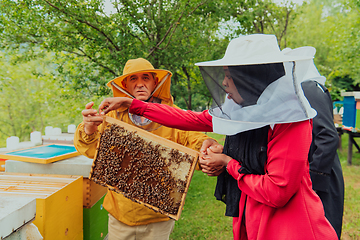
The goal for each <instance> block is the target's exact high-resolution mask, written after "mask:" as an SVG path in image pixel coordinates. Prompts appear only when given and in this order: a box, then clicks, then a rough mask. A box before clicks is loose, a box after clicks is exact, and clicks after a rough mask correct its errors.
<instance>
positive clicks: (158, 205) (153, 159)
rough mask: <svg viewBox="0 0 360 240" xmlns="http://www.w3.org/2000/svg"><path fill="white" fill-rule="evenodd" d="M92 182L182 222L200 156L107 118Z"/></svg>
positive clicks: (136, 128)
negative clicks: (181, 216)
mask: <svg viewBox="0 0 360 240" xmlns="http://www.w3.org/2000/svg"><path fill="white" fill-rule="evenodd" d="M100 134H101V136H100V140H99V141H98V145H97V149H96V153H95V157H94V161H93V165H92V168H91V171H90V177H89V178H90V179H91V180H93V181H94V182H96V183H97V184H100V185H102V186H106V187H107V188H108V189H110V190H112V191H115V192H117V193H121V194H123V195H124V196H125V197H127V198H129V199H130V200H132V201H134V202H137V203H139V204H142V205H144V206H146V207H148V208H150V209H152V210H154V211H155V212H160V213H162V214H164V215H166V216H168V217H170V218H172V219H175V220H178V219H179V218H180V215H181V211H182V208H183V206H184V203H185V197H186V194H187V191H188V188H189V185H190V182H191V178H192V175H193V173H194V170H195V166H196V164H197V161H198V156H199V154H198V152H197V151H195V150H193V149H190V148H188V147H185V146H183V145H180V144H178V143H175V142H173V141H170V140H168V139H165V138H163V137H160V136H158V135H155V134H153V133H150V132H147V131H145V130H143V129H141V128H138V127H135V126H133V125H130V124H127V123H125V122H122V121H120V120H117V119H115V118H112V117H109V116H104V121H103V124H102V128H101V130H100Z"/></svg>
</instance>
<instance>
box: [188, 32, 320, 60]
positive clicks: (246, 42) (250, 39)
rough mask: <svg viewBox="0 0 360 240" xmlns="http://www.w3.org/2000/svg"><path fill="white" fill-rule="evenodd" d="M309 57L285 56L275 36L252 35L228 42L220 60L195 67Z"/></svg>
mask: <svg viewBox="0 0 360 240" xmlns="http://www.w3.org/2000/svg"><path fill="white" fill-rule="evenodd" d="M312 58H313V56H311V54H310V55H286V54H284V53H283V52H281V51H280V48H279V45H278V42H277V39H276V36H275V35H268V34H252V35H246V36H241V37H238V38H235V39H233V40H231V41H230V43H229V45H228V47H227V49H226V52H225V55H224V57H223V58H222V59H219V60H215V61H207V62H199V63H196V64H195V65H196V66H200V67H202V66H204V67H205V66H237V65H254V64H266V63H276V62H288V61H299V60H306V59H312Z"/></svg>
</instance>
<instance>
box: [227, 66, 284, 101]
mask: <svg viewBox="0 0 360 240" xmlns="http://www.w3.org/2000/svg"><path fill="white" fill-rule="evenodd" d="M229 71H230V74H231V77H232V79H233V81H234V84H235V86H236V88H237V90H238V92H239V94H240V95H241V97H242V98H243V102H242V103H241V105H242V106H243V107H246V106H250V105H254V104H256V102H257V100H258V98H259V97H260V95H261V94H262V93H263V91H264V90H265V88H266V87H267V86H268V85H269V84H271V83H272V82H274V81H275V80H277V79H279V78H280V77H282V76H284V75H285V70H284V66H283V64H282V63H272V64H261V65H242V66H229Z"/></svg>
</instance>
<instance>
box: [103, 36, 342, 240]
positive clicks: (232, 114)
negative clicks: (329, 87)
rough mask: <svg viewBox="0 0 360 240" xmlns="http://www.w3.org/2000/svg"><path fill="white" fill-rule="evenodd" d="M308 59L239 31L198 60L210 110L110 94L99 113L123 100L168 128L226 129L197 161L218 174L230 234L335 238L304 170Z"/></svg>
mask: <svg viewBox="0 0 360 240" xmlns="http://www.w3.org/2000/svg"><path fill="white" fill-rule="evenodd" d="M312 57H313V56H308V55H306V54H305V55H302V56H287V55H285V54H283V53H281V51H280V49H279V47H278V44H277V40H276V37H275V36H273V35H263V34H255V35H248V36H242V37H239V38H237V39H234V40H232V41H231V42H230V43H229V46H228V48H227V50H226V53H225V56H224V57H223V58H222V59H220V60H215V61H210V62H202V63H197V64H196V65H198V66H199V67H200V71H201V73H202V76H203V79H204V81H205V83H206V85H207V87H208V89H209V91H210V93H211V94H212V97H213V99H214V102H215V103H216V105H215V107H213V108H211V109H210V110H206V111H204V112H201V113H198V112H192V111H184V110H180V109H175V108H171V107H168V106H161V105H159V104H152V103H145V102H141V101H138V100H136V99H134V100H131V99H123V98H107V99H105V100H104V101H103V102H102V103H101V104H100V106H99V110H100V111H103V112H104V113H106V112H108V111H109V110H111V109H114V108H117V107H119V106H122V105H125V106H129V107H130V108H129V111H130V112H132V113H133V114H137V115H142V116H145V117H146V118H148V119H150V120H152V121H155V122H159V123H161V124H163V125H166V126H169V127H175V128H179V129H182V130H196V131H207V132H210V131H214V132H216V133H220V134H226V139H225V144H224V148H223V150H222V152H219V149H221V147H220V146H219V145H218V144H216V143H214V142H212V141H204V143H203V146H202V149H201V152H202V155H201V158H200V163H201V166H202V168H203V172H205V173H207V174H208V175H211V176H218V177H217V179H218V181H217V186H216V189H215V196H216V198H217V199H218V200H221V201H223V202H224V203H225V204H226V212H225V214H226V215H227V216H231V217H233V235H234V239H241V240H243V239H244V240H245V239H259V240H260V239H270V240H271V239H276V240H288V239H299V240H300V239H307V240H308V239H330V240H335V239H337V235H336V232H335V230H334V229H333V227H332V226H331V225H330V223H329V221H328V220H327V219H326V218H325V215H324V210H323V206H322V203H321V200H320V198H319V197H318V196H317V194H316V193H315V192H314V191H313V190H312V183H311V179H310V174H309V162H308V153H309V147H310V144H311V140H312V132H311V131H312V118H313V117H314V116H315V115H316V111H315V110H314V109H312V108H311V106H310V104H309V102H308V101H307V99H306V98H305V96H304V93H303V92H302V90H301V85H300V84H301V81H302V80H303V79H304V76H305V75H306V71H307V69H308V67H309V62H311V60H312Z"/></svg>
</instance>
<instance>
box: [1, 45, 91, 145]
mask: <svg viewBox="0 0 360 240" xmlns="http://www.w3.org/2000/svg"><path fill="white" fill-rule="evenodd" d="M34 50H35V49H34ZM21 51H23V50H22V49H20V50H19V51H16V52H15V51H12V52H10V51H6V52H0V99H1V101H0V123H1V124H0V145H5V140H6V138H7V137H9V136H17V137H19V138H20V140H21V141H25V140H29V137H30V133H31V132H32V131H41V132H42V133H44V128H45V127H46V126H54V127H61V128H62V130H63V131H64V132H65V131H66V130H67V126H68V125H69V124H78V123H79V122H80V121H81V120H82V119H81V113H80V112H81V110H82V109H83V106H84V105H85V103H86V102H87V101H89V99H86V98H84V96H80V95H77V94H76V93H75V92H74V91H72V90H71V89H68V88H64V87H61V86H59V84H58V80H59V77H56V68H57V64H56V62H54V61H53V58H52V56H51V54H49V53H47V52H44V51H40V50H39V49H38V51H37V55H38V56H39V57H38V58H37V59H33V60H31V61H24V62H19V61H18V58H19V54H20V55H21V54H22V53H21ZM40 55H42V57H40ZM67 94H69V95H71V98H66V97H64V96H66V95H67ZM74 100H75V101H74Z"/></svg>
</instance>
